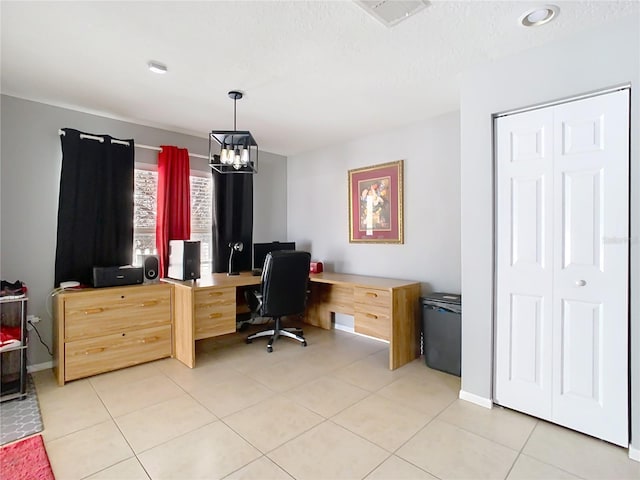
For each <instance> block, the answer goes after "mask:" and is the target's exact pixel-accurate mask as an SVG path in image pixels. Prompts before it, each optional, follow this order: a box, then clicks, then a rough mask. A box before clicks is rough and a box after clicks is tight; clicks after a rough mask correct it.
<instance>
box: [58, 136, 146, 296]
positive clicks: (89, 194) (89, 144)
mask: <svg viewBox="0 0 640 480" xmlns="http://www.w3.org/2000/svg"><path fill="white" fill-rule="evenodd" d="M63 131H64V132H65V133H64V135H61V137H60V139H61V143H62V171H61V174H60V197H59V200H58V235H57V244H56V265H55V285H56V286H58V285H59V284H60V282H64V281H67V280H77V281H79V282H80V283H82V284H84V285H91V284H92V278H93V267H94V266H120V265H128V264H130V263H131V257H132V249H133V188H134V184H133V173H134V153H133V150H134V148H133V140H127V141H128V142H129V145H122V144H118V143H112V142H111V139H112V137H110V136H108V135H93V134H88V135H91V136H94V137H100V138H103V141H102V142H100V141H98V140H94V139H90V138H80V135H81V133H82V132H79V131H77V130H73V129H70V128H65V129H63Z"/></svg>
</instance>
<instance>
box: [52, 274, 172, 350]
mask: <svg viewBox="0 0 640 480" xmlns="http://www.w3.org/2000/svg"><path fill="white" fill-rule="evenodd" d="M170 288H171V287H169V286H166V287H165V286H157V287H128V288H109V289H105V290H104V291H102V290H100V291H98V290H92V291H91V292H87V293H86V294H85V293H84V292H78V293H76V294H72V295H69V296H68V297H66V298H65V301H64V317H65V324H64V336H65V339H67V340H68V341H73V340H79V339H82V338H90V337H95V336H98V335H100V336H102V335H109V334H112V333H121V332H123V331H126V330H129V329H131V328H145V327H152V326H158V325H170V324H171V289H170Z"/></svg>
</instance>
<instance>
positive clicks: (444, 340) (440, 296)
mask: <svg viewBox="0 0 640 480" xmlns="http://www.w3.org/2000/svg"><path fill="white" fill-rule="evenodd" d="M420 302H421V303H422V333H423V350H424V358H425V362H426V364H427V366H429V367H430V368H434V369H436V370H440V371H443V372H447V373H451V374H453V375H457V376H458V377H459V376H460V363H461V356H460V352H461V342H462V335H461V330H462V325H461V314H462V296H461V295H458V294H455V293H432V294H429V295H427V296H426V297H421V298H420Z"/></svg>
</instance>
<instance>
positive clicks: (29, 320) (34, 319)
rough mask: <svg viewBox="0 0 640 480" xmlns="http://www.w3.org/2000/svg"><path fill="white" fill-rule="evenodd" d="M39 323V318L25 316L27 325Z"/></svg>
mask: <svg viewBox="0 0 640 480" xmlns="http://www.w3.org/2000/svg"><path fill="white" fill-rule="evenodd" d="M39 321H40V317H38V316H37V315H27V322H28V323H38V322H39Z"/></svg>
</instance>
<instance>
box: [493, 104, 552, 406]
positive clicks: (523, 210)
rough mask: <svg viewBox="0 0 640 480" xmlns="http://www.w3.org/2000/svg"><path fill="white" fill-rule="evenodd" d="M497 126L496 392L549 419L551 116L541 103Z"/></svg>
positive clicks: (504, 402) (509, 403) (508, 403)
mask: <svg viewBox="0 0 640 480" xmlns="http://www.w3.org/2000/svg"><path fill="white" fill-rule="evenodd" d="M496 127H497V128H496V135H497V138H496V147H497V149H498V157H497V158H498V162H499V163H498V165H496V172H497V179H496V206H497V209H498V212H497V213H498V215H497V218H498V222H497V224H496V242H497V245H496V247H497V250H496V255H497V262H498V266H497V269H496V277H497V289H496V312H495V314H496V350H495V355H496V365H498V366H499V368H497V369H496V378H495V386H494V387H495V388H494V394H495V398H496V401H497V402H498V403H500V404H501V405H505V406H509V407H512V408H517V409H519V410H522V411H524V412H527V413H529V414H532V415H536V416H538V417H542V418H550V415H551V361H550V359H551V351H550V348H551V331H552V329H551V323H550V322H551V305H552V303H551V292H552V274H553V271H552V263H553V262H552V257H551V251H552V249H551V237H550V231H551V227H552V219H553V215H552V211H551V210H550V208H551V205H552V203H553V202H552V195H553V188H552V185H553V183H552V181H551V180H552V171H553V163H552V157H551V154H552V151H553V137H552V135H553V118H552V115H551V113H550V112H549V111H544V110H542V111H536V112H532V113H531V116H530V118H527V119H523V118H522V117H520V116H517V115H516V116H513V117H505V118H500V119H499V120H498V121H497V124H496Z"/></svg>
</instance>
